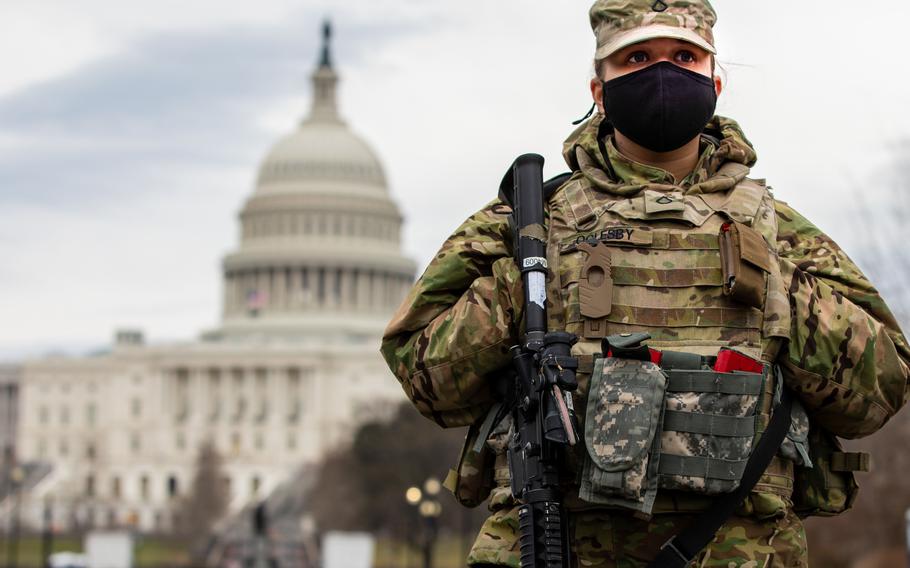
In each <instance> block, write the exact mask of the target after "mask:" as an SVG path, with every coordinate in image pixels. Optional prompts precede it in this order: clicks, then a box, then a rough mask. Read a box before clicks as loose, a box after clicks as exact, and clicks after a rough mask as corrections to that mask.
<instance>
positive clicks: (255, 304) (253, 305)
mask: <svg viewBox="0 0 910 568" xmlns="http://www.w3.org/2000/svg"><path fill="white" fill-rule="evenodd" d="M267 300H268V298H267V297H266V294H265V292H261V291H259V290H258V289H252V290H250V291H248V292H247V293H246V309H248V310H249V311H251V312H257V311H259V310H261V309H262V308H264V307H265V304H266V302H267Z"/></svg>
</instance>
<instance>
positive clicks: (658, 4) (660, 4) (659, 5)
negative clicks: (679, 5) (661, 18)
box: [651, 0, 669, 12]
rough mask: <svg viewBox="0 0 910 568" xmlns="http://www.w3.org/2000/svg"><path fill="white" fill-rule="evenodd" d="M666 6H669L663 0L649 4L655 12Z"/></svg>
mask: <svg viewBox="0 0 910 568" xmlns="http://www.w3.org/2000/svg"><path fill="white" fill-rule="evenodd" d="M667 8H669V6H667V3H666V2H664V1H663V0H657V2H655V3H654V4H652V5H651V9H652V10H654V11H655V12H663V11H664V10H666V9H667Z"/></svg>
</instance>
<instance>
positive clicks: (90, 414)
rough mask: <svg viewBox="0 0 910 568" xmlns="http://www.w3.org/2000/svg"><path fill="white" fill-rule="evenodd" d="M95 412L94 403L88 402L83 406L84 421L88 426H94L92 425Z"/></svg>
mask: <svg viewBox="0 0 910 568" xmlns="http://www.w3.org/2000/svg"><path fill="white" fill-rule="evenodd" d="M95 412H96V410H95V405H94V403H89V404H88V405H87V406H86V407H85V422H86V424H88V425H89V426H94V425H95Z"/></svg>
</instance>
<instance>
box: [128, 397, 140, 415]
mask: <svg viewBox="0 0 910 568" xmlns="http://www.w3.org/2000/svg"><path fill="white" fill-rule="evenodd" d="M131 412H132V413H133V418H139V417H140V416H141V415H142V401H141V400H139V399H138V398H134V399H133V400H132V404H131Z"/></svg>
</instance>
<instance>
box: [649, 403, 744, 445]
mask: <svg viewBox="0 0 910 568" xmlns="http://www.w3.org/2000/svg"><path fill="white" fill-rule="evenodd" d="M664 430H673V431H675V432H686V433H689V434H706V435H708V436H727V437H737V438H746V437H748V438H751V437H752V436H754V435H755V416H742V417H740V416H724V415H720V414H701V413H694V412H680V411H677V410H667V411H666V413H665V414H664Z"/></svg>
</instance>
